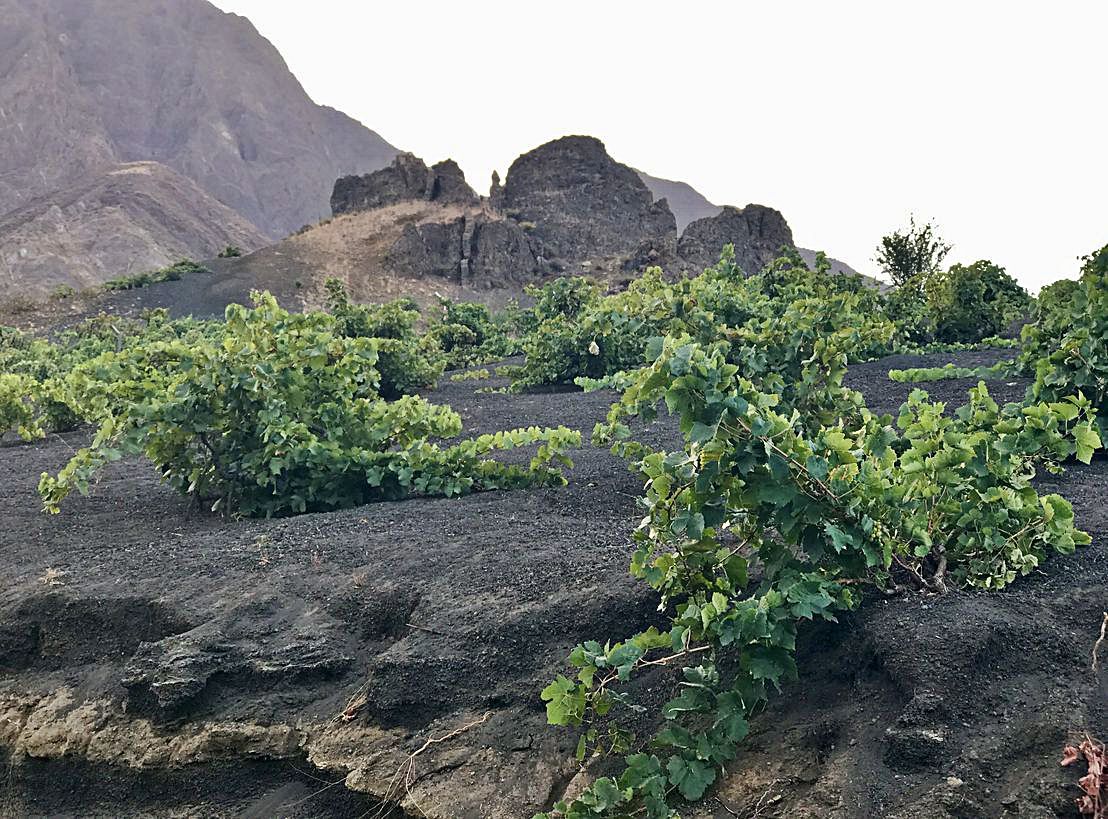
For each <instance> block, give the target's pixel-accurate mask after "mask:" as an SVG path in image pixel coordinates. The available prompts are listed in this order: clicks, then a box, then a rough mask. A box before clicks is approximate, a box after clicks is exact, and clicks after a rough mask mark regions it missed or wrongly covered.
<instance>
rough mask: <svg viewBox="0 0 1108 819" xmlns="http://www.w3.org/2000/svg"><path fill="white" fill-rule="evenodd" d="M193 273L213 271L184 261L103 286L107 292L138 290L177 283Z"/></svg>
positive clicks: (113, 280)
mask: <svg viewBox="0 0 1108 819" xmlns="http://www.w3.org/2000/svg"><path fill="white" fill-rule="evenodd" d="M192 273H211V271H210V270H208V268H206V267H204V266H203V265H201V264H197V263H196V262H193V261H189V260H188V259H184V260H182V261H180V262H177V263H175V264H171V265H170V266H169V267H163V268H161V269H159V270H150V271H147V272H145V273H138V274H136V275H134V276H123V277H121V278H118V279H109V280H108V281H106V282H104V284H103V285H101V286H102V287H103V288H104V289H105V290H137V289H138V288H141V287H147V286H149V285H151V284H158V283H161V282H175V281H178V280H179V279H180V278H181V277H183V276H186V275H189V274H192Z"/></svg>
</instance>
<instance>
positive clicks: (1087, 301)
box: [1023, 245, 1108, 445]
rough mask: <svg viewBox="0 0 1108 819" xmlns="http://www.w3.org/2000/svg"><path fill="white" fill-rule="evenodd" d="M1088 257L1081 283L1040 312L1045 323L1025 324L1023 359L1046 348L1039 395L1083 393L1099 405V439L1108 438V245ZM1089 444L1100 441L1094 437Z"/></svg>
mask: <svg viewBox="0 0 1108 819" xmlns="http://www.w3.org/2000/svg"><path fill="white" fill-rule="evenodd" d="M1084 262H1085V264H1084V267H1083V268H1082V273H1081V280H1080V281H1079V282H1078V283H1077V286H1076V287H1070V286H1066V287H1064V288H1059V290H1057V291H1055V292H1054V293H1052V294H1051V296H1050V299H1049V300H1048V303H1047V304H1046V306H1045V307H1044V308H1042V309H1041V310H1040V312H1039V316H1040V320H1041V321H1042V324H1039V323H1036V324H1034V325H1029V326H1028V327H1026V328H1024V331H1023V338H1024V342H1025V358H1024V360H1025V361H1026V360H1027V357H1028V356H1034V355H1037V354H1038V353H1039V352H1042V353H1043V355H1042V357H1039V358H1038V359H1037V360H1035V361H1034V372H1035V383H1034V384H1033V385H1032V386H1031V390H1030V392H1031V397H1032V398H1033V399H1034V400H1038V401H1060V400H1063V399H1064V398H1066V397H1068V396H1071V395H1074V394H1076V393H1078V392H1080V393H1081V394H1082V395H1084V396H1085V397H1087V398H1088V399H1089V400H1090V401H1091V402H1092V404H1093V406H1094V407H1095V408H1096V413H1097V424H1098V427H1099V431H1100V438H1101V439H1102V440H1108V245H1106V246H1105V247H1103V248H1101V249H1100V250H1099V251H1097V252H1096V253H1094V254H1093V255H1091V256H1088V257H1086V258H1085V259H1084ZM1062 293H1068V294H1069V300H1068V302H1064V301H1062V300H1061V298H1059V296H1061V294H1062ZM1089 444H1090V445H1099V443H1098V442H1094V441H1093V440H1092V437H1091V436H1090V438H1089Z"/></svg>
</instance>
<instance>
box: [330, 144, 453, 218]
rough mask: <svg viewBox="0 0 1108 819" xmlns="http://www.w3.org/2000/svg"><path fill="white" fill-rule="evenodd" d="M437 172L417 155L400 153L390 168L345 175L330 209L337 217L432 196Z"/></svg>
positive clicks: (332, 197)
mask: <svg viewBox="0 0 1108 819" xmlns="http://www.w3.org/2000/svg"><path fill="white" fill-rule="evenodd" d="M434 182H435V179H434V175H433V174H432V173H431V169H430V168H428V167H427V164H426V163H425V162H424V161H423V160H422V159H420V158H419V157H417V156H416V155H415V154H410V153H401V154H397V155H396V159H394V160H393V161H392V164H391V165H389V166H388V167H387V168H381V170H379V171H374V172H373V173H368V174H366V175H365V176H344V177H342V178H341V179H339V180H338V181H337V182H335V190H334V192H333V193H332V194H331V212H332V213H334V214H335V215H336V216H337V215H339V214H340V213H350V212H351V211H356V210H372V209H373V208H383V207H386V206H387V205H395V204H397V203H399V202H404V201H406V200H409V199H430V198H431V190H432V188H433V186H434Z"/></svg>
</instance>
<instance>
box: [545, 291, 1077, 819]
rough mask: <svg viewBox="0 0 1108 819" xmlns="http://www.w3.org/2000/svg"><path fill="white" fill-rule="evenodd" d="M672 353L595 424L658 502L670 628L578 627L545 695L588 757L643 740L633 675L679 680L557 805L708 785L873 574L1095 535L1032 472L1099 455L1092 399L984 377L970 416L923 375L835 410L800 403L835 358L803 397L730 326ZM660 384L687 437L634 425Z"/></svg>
mask: <svg viewBox="0 0 1108 819" xmlns="http://www.w3.org/2000/svg"><path fill="white" fill-rule="evenodd" d="M802 303H803V302H802V301H801V302H797V304H802ZM778 337H779V338H780V339H782V340H784V341H786V342H788V337H787V336H784V335H779V336H778ZM770 339H771V340H770V341H769V343H771V344H772V343H773V341H772V337H770ZM656 352H657V357H656V359H655V360H654V362H653V364H652V365H650V366H649V367H647V368H645V369H643V370H642V371H640V372H639V373H638V375H637V377H636V378H635V380H634V382H633V383H632V384H631V385H630V386H629V387H628V388H627V390H626V392H625V393H624V396H623V398H622V400H621V401H620V403H619V404H617V405H616V406H615V407H613V409H612V412H611V414H610V416H609V422H608V424H606V425H601V426H600V427H598V435H599V437H600V438H601V439H604V438H607V439H610V440H615V442H616V443H615V446H614V449H615V451H617V452H622V453H623V454H625V455H627V456H628V457H631V458H632V459H633V461H634V467H635V469H636V470H637V471H639V472H640V473H641V474H642V476H643V479H644V482H645V497H644V498H643V499H642V500H643V507H644V509H645V510H646V517H645V518H644V519H643V521H642V523H641V524H640V526H639V528H638V530H637V531H636V533H635V541H636V545H637V548H636V550H635V552H634V554H633V556H632V560H631V573H632V574H633V575H634V576H636V577H638V578H640V579H642V580H644V581H645V582H646V583H648V584H649V585H650V586H651V587H652V588H653V589H655V590H656V591H657V592H659V593H660V595H661V603H660V607H659V608H660V610H662V611H665V612H669V613H670V617H671V622H670V627H669V628H668V630H666V631H663V632H659V631H658V630H657V629H655V628H650V629H648V630H647V631H645V632H641V633H639V634H635V635H632V636H631V637H629V638H628V639H625V640H623V641H620V642H614V643H613V642H611V641H609V640H604V641H603V642H601V641H588V642H585V643H582V644H581V645H578V646H577V647H576V648H575V649H574V650H573V651H572V652H571V653H570V655H569V658H568V663H569V665H570V666H571V667H572V668H573V672H572V674H573V677H572V678H571V677H569V676H565V675H559V676H558V677H557V678H556V679H555V680H554V681H553V682H551V683H550V685H548V686H547V687H546V688H545V689H543V691H542V693H541V696H542V699H543V700H544V701H545V702H546V704H547V705H546V708H547V718H548V721H549V722H550V723H552V724H555V725H564V726H571V727H579V728H580V729H581V734H580V739H579V742H578V745H577V758H578V759H579V760H582V761H583V760H585V759H586V758H588V757H589V756H590V755H591V754H593V753H597V754H601V755H603V754H607V753H627V752H628V751H629V750H631V744H630V739H629V737H630V734H629V732H628V731H627V729H626V728H625V727H623V725H622V724H621V720H620V717H621V716H622V713H621V709H627V711H628V712H632V713H633V712H641V711H643V710H644V708H645V707H646V706H645V704H639V703H638V702H636V699H635V695H636V693H637V692H636V688H635V687H633V685H630V686H629V685H628V684H629V683H632V682H633V681H634V679H635V677H636V676H637V675H639V674H640V673H643V672H646V671H655V672H657V671H658V669H660V668H665V667H676V668H679V669H680V672H679V673H680V682H679V683H678V685H677V686H675V687H676V688H677V690H678V693H677V695H676V696H674V697H673V698H672V699H670V700H669V701H668V702H666V703H665V704H664V705H663V706H662V708H661V712H660V716H661V718H662V728H661V730H660V731H658V732H657V733H656V734H655V735H654V737H653V738H652V741H651V742H650V743H649V745H648V746H642V747H643V750H641V751H639V752H637V753H631V754H630V755H628V756H627V757H626V759H625V765H624V766H623V768H622V772H620V773H618V774H617V775H616V776H604V777H600V778H599V779H596V780H595V781H594V782H593V783H592V784H591V785H590V786H589V787H588V788H587V789H586V790H585V791H584V792H582V793H579V794H578V795H577V796H576V797H575V798H573V799H572V800H571V801H563V802H559V803H557V804H555V805H554V806H553V808H552V809H551V810H550V811H549V812H548V813H544V814H540V816H541V817H545V819H552V817H564V819H586V817H591V816H631V815H643V816H646V817H655V818H656V819H669V817H672V816H673V815H674V812H673V810H672V808H671V807H670V801H671V799H675V798H676V797H677V796H678V795H679V796H680V797H681V798H683V799H686V800H697V799H700V798H701V797H702V796H703V795H704V794H705V793H706V791H707V789H708V787H709V786H711V784H712V783H713V782H714V781H715V779H716V776H717V772H718V771H719V770H720V769H721V768H722V766H724V765H725V764H726V763H727V762H728V761H730V760H732V759H734V757H735V754H736V748H737V745H738V743H739V742H741V741H742V740H743V739H744V738H745V736H746V735H747V733H748V731H749V720H750V718H751V716H752V715H753V714H755V713H757V712H759V711H761V710H762V709H763V707H764V704H765V702H766V700H767V699H768V697H769V695H770V693H771V691H772V690H773V689H774V688H776V689H778V690H779V689H780V687H781V685H782V683H784V682H785V681H787V680H791V679H795V678H796V676H797V667H796V660H795V646H796V637H797V626H798V623H799V622H800V621H803V620H815V619H817V618H818V619H825V620H834V619H835V616H836V612H838V611H841V610H844V609H850V608H853V607H854V606H855V605H857V603H858V602H859V600H860V599H861V598H860V595H859V594H858V592H857V591H856V586H857V585H858V584H861V583H871V584H875V585H878V586H880V587H885V588H889V587H893V588H896V587H898V586H899V585H900V584H901V583H905V584H911V585H914V586H916V587H918V588H921V589H926V590H929V591H943V590H945V589H946V588H947V587H948V585H950V584H956V585H971V586H978V587H983V588H997V587H1000V586H1004V585H1006V584H1008V583H1010V582H1012V581H1013V580H1014V579H1015V578H1016V577H1018V576H1020V575H1024V574H1027V573H1029V572H1030V571H1032V570H1034V569H1035V568H1036V567H1037V566H1038V565H1039V564H1040V563H1041V561H1042V560H1043V559H1045V557H1046V555H1047V553H1048V552H1050V551H1056V552H1061V553H1068V552H1071V551H1073V550H1074V549H1075V548H1076V547H1077V546H1079V545H1083V544H1088V543H1089V542H1090V539H1089V537H1088V535H1086V534H1085V533H1083V532H1080V531H1079V530H1077V529H1076V528H1075V526H1074V516H1073V510H1072V507H1071V506H1070V504H1069V503H1068V502H1067V501H1066V500H1064V499H1063V498H1062V497H1060V496H1058V495H1044V496H1039V495H1038V494H1037V492H1036V491H1035V489H1034V487H1033V486H1032V485H1031V480H1032V478H1033V477H1034V475H1035V471H1036V466H1037V465H1044V466H1047V467H1049V468H1055V469H1056V468H1057V466H1056V463H1057V461H1059V460H1061V459H1063V458H1066V457H1069V456H1070V455H1072V454H1075V453H1076V454H1077V455H1078V457H1079V458H1080V459H1081V460H1083V461H1086V462H1087V461H1088V459H1089V457H1090V456H1091V454H1092V453H1091V451H1090V450H1089V449H1088V448H1087V447H1086V446H1085V445H1083V443H1082V435H1083V433H1084V432H1087V431H1088V430H1089V429H1090V418H1091V416H1092V408H1091V406H1090V405H1089V402H1088V401H1085V400H1083V399H1080V398H1068V399H1066V400H1065V401H1062V402H1058V403H1051V404H1045V403H1044V404H1035V405H1028V406H1025V407H1019V406H1016V405H1009V406H1008V407H1005V408H1003V409H1002V408H1000V407H998V406H997V404H996V403H995V402H994V401H993V400H992V399H991V398H990V397H989V395H988V392H987V390H986V389H985V387H984V385H983V384H981V385H979V386H978V387H977V388H976V389H974V390H972V391H971V392H970V401H969V404H968V405H967V406H966V407H964V408H963V409H961V410H959V411H958V413H957V414H956V415H955V417H950V416H948V415H946V414H945V412H944V407H943V405H942V404H935V403H931V402H929V401H928V400H927V395H926V393H924V392H922V391H916V392H914V393H913V394H912V396H911V397H910V398H909V400H908V402H907V403H906V404H905V405H904V406H903V408H902V409H901V412H900V417H899V418H898V420H897V424H896V427H894V426H892V425H891V424H890V423H889V421H890V420H891V419H889V418H888V417H885V418H877V417H875V416H873V415H872V414H871V413H869V411H868V410H866V409H865V408H864V407H862V406H859V407H858V408H857V410H856V412H854V413H853V415H852V416H851V417H850V418H848V419H842V420H839V419H833V420H832V421H831V422H830V423H827V422H826V421H824V422H821V421H820V420H819V419H818V418H815V417H810V416H809V417H806V416H808V413H807V411H806V410H805V409H804V406H805V405H807V406H815V407H820V406H825V405H828V404H833V403H834V402H835V401H836V400H837V397H838V396H837V393H840V392H841V390H842V385H841V375H839V374H837V373H835V372H832V373H831V374H830V375H829V376H828V378H827V379H826V381H825V382H824V384H823V385H822V386H820V387H817V388H816V389H820V390H822V391H824V392H826V393H827V395H826V396H825V398H824V399H822V400H820V399H815V400H812V399H811V397H805V395H804V392H803V391H802V390H799V389H796V390H793V394H794V395H795V399H793V400H790V399H788V398H786V397H785V396H783V395H781V394H778V393H776V392H772V391H766V390H765V389H762V388H760V387H759V386H758V385H757V384H756V383H754V382H753V381H752V380H749V379H747V378H746V377H745V372H744V368H743V367H742V366H741V365H739V364H735V363H731V362H730V361H729V360H728V357H729V350H728V345H727V344H726V343H725V342H717V343H715V344H712V345H702V344H700V343H697V342H696V341H694V340H692V339H690V338H688V337H674V336H670V337H668V338H666V339H665V340H664V342H662V343H661V344H660V345H659V347H658V349H657V350H656ZM767 356H768V357H769V358H770V359H776V360H782V361H783V360H784V359H785V357H786V356H785V355H784V353H782V352H774V351H772V350H767ZM801 366H802V367H803V365H801ZM662 401H664V402H665V404H666V406H667V407H668V409H669V410H670V411H671V412H672V413H674V414H676V415H677V416H678V417H679V421H680V429H681V431H682V433H683V435H684V439H685V441H684V447H683V449H681V450H678V451H675V452H665V451H655V450H653V449H652V448H650V447H649V446H647V445H645V444H643V443H641V442H636V441H633V440H631V439H630V435H631V431H630V428H629V427H628V425H627V423H626V421H628V420H629V419H630V418H631V417H636V416H638V417H645V418H650V417H653V416H654V415H655V414H656V412H657V409H656V408H657V405H658V404H659V403H660V402H662ZM650 688H651V690H652V692H653V691H656V690H657V688H658V680H657V677H654V678H653V680H652V682H651V685H650ZM640 690H641V689H640ZM650 701H651V702H653V701H655V695H654V694H653V693H652V694H651V700H650ZM634 718H635V719H636V720H641V716H639V715H637V714H636V715H635V717H634Z"/></svg>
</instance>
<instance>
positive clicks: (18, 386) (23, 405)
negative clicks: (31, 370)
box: [0, 373, 45, 441]
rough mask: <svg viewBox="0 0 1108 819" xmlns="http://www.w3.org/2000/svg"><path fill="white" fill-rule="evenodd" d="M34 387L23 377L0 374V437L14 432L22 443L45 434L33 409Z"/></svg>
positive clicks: (34, 385) (32, 383) (30, 381)
mask: <svg viewBox="0 0 1108 819" xmlns="http://www.w3.org/2000/svg"><path fill="white" fill-rule="evenodd" d="M36 386H37V385H36V384H35V382H34V381H32V380H31V379H30V378H28V377H27V376H25V375H15V374H13V373H0V436H3V434H4V433H6V432H8V431H14V432H15V433H16V435H18V436H19V437H20V438H22V439H23V440H24V441H32V440H34V439H35V438H41V437H42V436H43V435H44V434H45V431H44V430H43V426H42V423H41V421H40V420H39V418H38V417H37V414H36V412H35V407H34V389H35V387H36Z"/></svg>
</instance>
